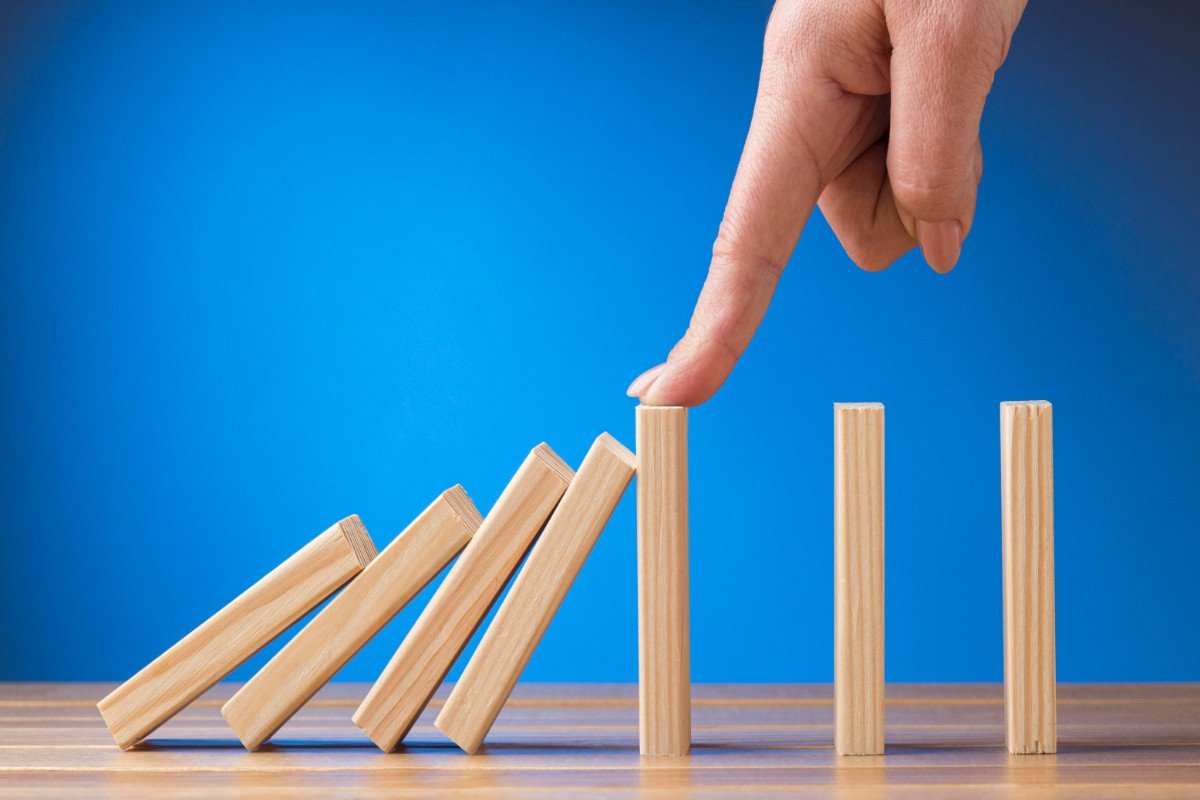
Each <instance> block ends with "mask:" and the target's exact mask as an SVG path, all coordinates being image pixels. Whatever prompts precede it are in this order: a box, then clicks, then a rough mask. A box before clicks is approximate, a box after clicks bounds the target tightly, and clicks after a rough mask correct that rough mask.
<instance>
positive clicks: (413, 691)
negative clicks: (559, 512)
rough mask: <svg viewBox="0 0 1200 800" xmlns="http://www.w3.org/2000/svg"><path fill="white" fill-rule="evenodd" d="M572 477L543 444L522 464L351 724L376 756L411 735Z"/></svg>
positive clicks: (393, 747)
mask: <svg viewBox="0 0 1200 800" xmlns="http://www.w3.org/2000/svg"><path fill="white" fill-rule="evenodd" d="M573 475H574V473H573V472H572V471H571V468H570V467H568V466H567V465H566V464H565V463H563V460H562V459H560V458H559V457H558V456H557V455H556V454H555V452H554V451H553V450H551V449H550V448H549V447H548V446H547V445H545V444H539V445H538V446H537V447H535V448H534V449H533V451H532V452H530V454H529V455H528V457H526V459H525V461H524V463H523V464H521V467H520V469H518V470H517V473H516V475H514V476H513V478H512V480H511V481H509V484H508V486H507V487H506V488H505V489H504V492H503V493H502V494H501V495H500V499H499V500H497V501H496V505H495V506H494V507H493V508H492V510H491V512H490V513H489V514H488V515H487V518H486V519H485V520H484V521H483V524H482V525H481V526H480V527H479V531H478V532H477V533H476V534H475V536H474V538H473V539H472V540H471V543H470V544H469V545H467V548H466V549H465V550H464V551H463V553H462V555H461V556H460V557H459V559H458V561H457V562H456V563H455V565H454V567H453V568H452V569H451V570H450V574H449V575H447V576H446V579H445V580H444V581H443V582H442V585H441V586H439V587H438V590H437V592H436V593H434V595H433V599H432V600H430V601H429V605H428V606H426V607H425V610H424V611H423V612H421V616H420V617H419V618H418V619H417V622H416V624H415V625H414V626H413V628H412V630H411V631H409V634H408V636H407V637H405V639H404V641H403V642H402V643H401V644H400V648H399V649H398V650H397V651H396V654H395V655H394V656H392V660H391V661H390V662H388V665H387V667H385V668H384V670H383V674H381V675H380V676H379V679H378V680H376V681H375V685H373V686H372V687H371V690H370V691H369V692H368V693H367V696H366V698H364V699H363V701H362V704H361V705H360V706H359V707H358V710H357V711H356V712H354V723H355V724H356V725H358V727H360V728H362V729H363V731H364V732H365V733H366V734H367V736H369V737H370V738H371V741H373V742H375V744H377V745H379V747H380V748H382V749H383V750H385V751H390V750H393V749H395V747H396V745H397V744H399V743H400V741H401V740H402V739H403V738H404V737H405V736H406V735H407V734H408V731H409V730H410V729H411V728H412V726H413V723H414V722H416V721H417V717H418V716H419V715H420V714H421V711H422V709H424V708H425V706H426V704H428V703H429V698H430V697H432V696H433V693H434V692H435V691H437V688H438V686H439V685H440V684H441V682H442V681H443V680H445V678H446V673H448V672H449V671H450V668H451V667H452V666H453V665H454V662H455V660H456V659H457V658H458V656H459V654H460V653H462V650H463V648H464V647H466V645H467V642H468V641H469V640H470V638H471V635H472V634H474V632H475V629H476V628H478V627H479V623H480V622H482V621H483V618H484V616H485V615H486V614H487V612H488V609H489V608H491V606H492V603H493V602H495V600H496V595H498V594H499V593H500V590H501V589H503V588H504V584H505V583H506V582H507V581H508V579H509V578H510V577H512V573H513V570H515V569H516V568H517V563H518V562H519V561H520V560H521V556H523V555H524V554H525V551H526V550H528V549H529V545H530V543H531V542H532V541H533V539H534V537H535V536H537V533H538V531H539V530H540V529H541V527H542V525H543V524H544V523H545V522H546V519H547V518H548V517H549V516H550V514H551V512H553V511H554V507H555V506H556V505H558V501H559V500H560V499H561V498H562V496H563V493H564V492H565V491H566V490H567V486H568V485H569V484H570V483H571V478H572V477H573Z"/></svg>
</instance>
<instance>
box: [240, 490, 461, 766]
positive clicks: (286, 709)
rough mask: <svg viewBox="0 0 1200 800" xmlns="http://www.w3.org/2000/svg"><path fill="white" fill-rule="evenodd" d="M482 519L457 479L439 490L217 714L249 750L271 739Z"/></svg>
mask: <svg viewBox="0 0 1200 800" xmlns="http://www.w3.org/2000/svg"><path fill="white" fill-rule="evenodd" d="M482 521H483V520H482V519H481V518H480V516H479V512H478V511H476V510H475V506H474V504H473V503H472V502H471V499H470V498H469V497H467V493H466V492H464V491H463V488H462V487H461V486H455V487H453V488H452V489H448V490H447V491H445V492H443V493H442V494H441V495H439V496H438V498H437V499H436V500H434V501H433V503H432V504H431V505H430V506H429V507H428V508H426V509H425V511H423V512H422V513H421V515H420V516H419V517H417V518H416V520H414V521H413V523H412V524H411V525H409V526H408V527H407V528H406V529H405V530H404V532H403V533H401V534H400V535H399V536H397V537H396V538H395V540H394V541H393V542H392V543H391V544H390V545H388V546H387V547H385V548H384V549H383V551H382V552H380V553H379V555H377V556H376V557H375V559H374V560H373V561H372V562H371V563H370V564H368V565H367V567H366V569H364V570H363V571H362V574H361V575H359V576H358V577H357V578H355V579H354V580H353V581H351V582H350V585H348V586H347V587H346V588H345V589H344V590H342V592H341V593H340V594H339V595H338V596H337V597H335V598H334V599H333V600H331V601H330V603H329V605H327V606H326V607H325V608H324V609H323V610H322V611H321V613H319V614H318V615H317V616H316V617H315V618H314V619H313V621H312V622H310V623H308V625H306V626H305V627H304V629H303V630H301V631H300V632H299V633H298V634H296V636H295V637H294V638H293V639H292V640H291V641H290V642H288V643H287V645H286V646H285V647H284V648H283V649H282V650H280V651H279V652H278V653H277V654H276V655H275V657H274V658H272V659H271V660H270V661H269V662H267V665H266V666H264V667H263V668H262V669H261V670H259V672H258V674H257V675H255V676H254V677H253V678H251V679H250V681H249V682H248V683H247V684H246V685H245V686H243V687H242V688H241V689H240V690H239V691H238V692H237V693H236V694H235V695H234V696H233V697H231V698H230V699H229V701H228V702H227V703H225V706H224V707H223V708H222V709H221V713H222V714H223V715H224V716H225V719H226V720H227V721H228V722H229V725H230V727H232V728H233V731H234V733H236V734H237V737H238V739H240V740H241V741H242V744H244V745H245V746H246V747H247V748H249V749H250V750H256V749H257V748H258V747H259V746H260V745H261V744H262V743H263V742H265V741H266V740H267V739H269V738H271V736H273V735H274V734H275V732H276V731H277V730H279V728H280V727H281V726H282V725H283V724H284V723H285V722H287V721H288V720H289V719H291V717H292V715H293V714H295V713H296V711H297V710H299V708H300V707H301V706H302V705H304V704H305V703H307V702H308V700H309V699H310V698H311V697H312V696H313V695H314V694H316V692H317V690H318V689H320V688H321V687H322V686H324V685H325V684H326V683H328V682H329V680H330V678H332V677H333V676H334V674H335V673H336V672H337V671H338V670H339V669H341V668H342V667H343V666H345V664H346V662H347V661H349V660H350V659H351V658H352V657H353V656H354V654H355V653H357V652H358V651H359V650H360V649H362V647H363V645H365V644H366V643H367V642H368V641H369V640H370V639H371V637H372V636H374V635H375V634H376V633H378V632H379V630H380V629H381V628H382V627H383V626H384V625H386V624H387V623H388V622H389V621H391V619H392V617H394V616H396V614H398V613H400V609H402V608H404V606H405V605H406V604H407V603H408V601H409V600H411V599H412V598H413V597H414V596H415V595H416V594H417V592H419V591H421V589H423V588H425V586H426V585H427V584H428V583H429V582H430V581H431V580H433V579H434V577H436V576H437V574H438V573H439V572H441V570H442V568H443V567H444V566H446V564H448V563H450V560H451V559H452V558H454V556H456V555H458V553H459V551H460V550H462V549H463V548H464V547H466V545H467V542H469V541H470V540H471V536H472V534H474V533H475V531H476V529H477V528H478V527H479V524H480V523H481V522H482Z"/></svg>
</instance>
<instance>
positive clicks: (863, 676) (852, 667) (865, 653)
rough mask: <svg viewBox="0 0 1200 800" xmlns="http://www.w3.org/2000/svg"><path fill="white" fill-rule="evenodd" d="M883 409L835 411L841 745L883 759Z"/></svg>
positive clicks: (841, 406) (848, 406) (844, 406)
mask: <svg viewBox="0 0 1200 800" xmlns="http://www.w3.org/2000/svg"><path fill="white" fill-rule="evenodd" d="M883 432H884V429H883V406H882V405H881V404H879V403H836V404H835V405H834V407H833V498H834V499H833V539H834V567H833V571H834V626H833V629H834V635H833V638H834V656H833V659H834V669H833V682H834V693H833V694H834V745H835V749H836V750H837V753H838V755H843V756H851V755H854V756H858V755H880V754H882V753H883Z"/></svg>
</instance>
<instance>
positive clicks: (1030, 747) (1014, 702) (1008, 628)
mask: <svg viewBox="0 0 1200 800" xmlns="http://www.w3.org/2000/svg"><path fill="white" fill-rule="evenodd" d="M1000 484H1001V490H1000V491H1001V514H1002V517H1003V548H1004V706H1005V717H1006V720H1007V734H1006V739H1007V742H1008V749H1009V752H1012V753H1053V752H1055V750H1056V748H1057V742H1058V736H1057V732H1056V731H1057V723H1056V702H1055V687H1054V682H1055V679H1054V424H1053V416H1052V409H1051V407H1050V404H1049V403H1047V402H1045V401H1044V400H1033V401H1028V402H1015V403H1001V404H1000Z"/></svg>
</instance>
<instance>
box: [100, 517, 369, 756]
mask: <svg viewBox="0 0 1200 800" xmlns="http://www.w3.org/2000/svg"><path fill="white" fill-rule="evenodd" d="M374 557H375V545H374V544H373V543H372V542H371V537H370V536H369V535H368V534H367V529H366V528H364V527H363V524H362V521H361V520H359V518H358V517H357V516H349V517H346V518H345V519H343V520H341V521H340V522H337V523H335V524H334V525H333V526H332V527H330V528H329V529H328V530H326V531H325V532H324V533H322V534H321V535H320V536H318V537H317V538H315V539H313V540H312V541H311V542H309V543H308V544H307V545H305V546H304V548H303V549H301V550H300V551H298V552H297V553H295V554H294V555H292V557H291V558H289V559H288V560H287V561H284V562H283V563H282V564H280V565H279V566H278V567H276V568H275V569H273V570H272V571H271V572H270V573H268V574H267V575H266V576H265V577H264V578H262V579H261V580H260V581H259V582H258V583H256V584H254V585H253V586H251V587H250V588H249V589H247V590H246V591H244V592H243V593H242V594H240V595H238V597H236V598H235V599H234V600H233V601H232V602H230V603H229V605H227V606H225V607H224V608H222V609H221V610H220V611H218V612H217V613H216V614H214V615H213V616H211V617H209V619H208V620H207V621H205V622H204V624H202V625H201V626H200V627H198V628H196V629H195V630H194V631H192V632H191V633H189V634H188V635H187V636H185V637H184V638H183V639H182V640H180V641H179V642H178V643H177V644H176V645H175V646H174V647H172V648H171V649H170V650H168V651H167V652H165V653H163V654H162V655H161V656H159V657H158V658H156V659H155V660H154V661H152V662H151V663H150V664H149V665H148V666H146V667H145V668H144V669H142V671H141V672H139V673H137V674H136V675H134V676H133V677H132V678H130V679H129V680H127V681H126V682H125V683H123V684H121V685H120V686H118V687H117V688H116V689H115V690H114V691H113V692H112V693H111V694H109V695H108V696H107V697H105V698H104V699H103V700H101V701H100V702H99V703H98V704H97V707H98V708H99V709H100V714H101V715H102V716H103V717H104V722H105V724H106V725H108V729H109V731H110V732H111V733H112V735H113V738H114V739H116V740H117V744H119V745H120V746H121V747H122V748H129V747H132V746H133V745H134V744H136V743H137V742H138V741H139V740H141V739H143V738H145V737H146V736H147V735H149V734H150V733H151V732H152V731H153V730H154V729H155V728H157V727H158V726H159V725H162V724H163V723H164V722H166V721H167V720H168V719H170V718H171V717H172V716H174V715H175V714H176V713H178V712H179V711H180V710H181V709H182V708H183V707H184V706H186V705H187V704H188V703H190V702H192V700H195V699H196V698H197V697H199V696H200V695H201V694H203V693H204V691H205V690H207V689H208V688H209V687H211V686H212V685H213V684H215V683H217V681H219V680H221V679H222V678H224V677H225V676H226V675H228V674H229V673H231V672H233V671H234V670H235V669H236V668H237V667H238V666H239V665H240V664H241V663H242V662H244V661H245V660H246V659H248V658H250V656H252V655H254V654H255V653H257V652H258V651H259V650H260V649H262V648H263V646H265V645H266V644H267V643H268V642H270V641H271V640H272V639H274V638H275V637H276V636H278V635H279V634H280V633H282V632H283V631H284V630H286V629H287V628H288V626H290V625H291V624H292V623H294V622H295V621H296V620H298V619H300V618H301V617H303V616H304V615H305V614H307V613H308V612H309V611H311V610H312V609H313V608H315V607H316V606H317V604H318V603H320V602H321V601H322V600H324V599H325V598H326V597H328V596H329V595H331V594H333V593H334V592H335V591H337V589H338V587H340V586H341V585H342V584H344V583H345V582H346V581H348V580H350V578H352V577H354V576H355V575H356V574H357V573H358V572H359V571H360V570H361V569H362V568H363V567H365V566H366V565H367V564H368V563H369V562H370V561H371V559H372V558H374Z"/></svg>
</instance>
